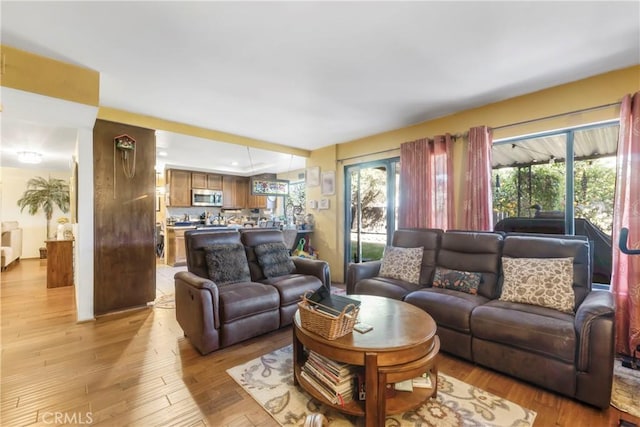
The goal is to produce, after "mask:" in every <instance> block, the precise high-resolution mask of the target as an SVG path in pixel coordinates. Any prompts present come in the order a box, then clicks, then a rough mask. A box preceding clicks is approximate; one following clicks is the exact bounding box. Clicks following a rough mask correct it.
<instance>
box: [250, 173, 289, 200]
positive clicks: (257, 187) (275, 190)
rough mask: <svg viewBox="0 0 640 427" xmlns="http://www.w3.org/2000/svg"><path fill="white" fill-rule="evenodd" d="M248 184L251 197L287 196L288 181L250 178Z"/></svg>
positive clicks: (260, 177) (266, 177) (262, 177)
mask: <svg viewBox="0 0 640 427" xmlns="http://www.w3.org/2000/svg"><path fill="white" fill-rule="evenodd" d="M274 176H275V175H274ZM250 183H251V195H253V196H288V195H289V181H288V180H286V179H275V178H273V177H270V176H252V177H251V181H250Z"/></svg>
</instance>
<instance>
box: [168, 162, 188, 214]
mask: <svg viewBox="0 0 640 427" xmlns="http://www.w3.org/2000/svg"><path fill="white" fill-rule="evenodd" d="M166 182H167V183H168V186H169V188H168V194H169V199H168V203H167V206H180V207H186V206H191V172H189V171H183V170H178V169H168V170H167V177H166Z"/></svg>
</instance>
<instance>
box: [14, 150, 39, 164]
mask: <svg viewBox="0 0 640 427" xmlns="http://www.w3.org/2000/svg"><path fill="white" fill-rule="evenodd" d="M18 161H19V162H20V163H29V164H32V165H35V164H38V163H40V162H42V154H40V153H36V152H35V151H20V152H18Z"/></svg>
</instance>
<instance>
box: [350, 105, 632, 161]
mask: <svg viewBox="0 0 640 427" xmlns="http://www.w3.org/2000/svg"><path fill="white" fill-rule="evenodd" d="M615 105H620V103H619V102H612V103H610V104H603V105H598V106H596V107H589V108H583V109H581V110H573V111H569V112H566V113H559V114H554V115H551V116H546V117H540V118H537V119H531V120H524V121H521V122H516V123H510V124H508V125H502V126H496V127H493V128H491V130H498V129H506V128H510V127H513V126H519V125H525V124H528V123H535V122H540V121H543V120H549V119H555V118H557V117H563V116H570V115H573V114H579V113H584V112H587V111H596V110H602V109H605V108H609V107H613V106H615ZM468 135H469V132H464V133H456V134H454V135H451V138H452V139H453V140H454V141H455V140H457V139H458V138H466V137H467V136H468ZM427 139H428V140H429V141H433V139H432V138H427ZM399 149H400V147H398V148H391V149H389V150H382V151H376V152H375V153H367V154H361V155H358V156H352V157H345V158H344V159H338V161H339V162H344V161H345V160H353V159H357V158H359V157H366V156H374V155H376V154H384V153H389V152H391V151H396V150H399Z"/></svg>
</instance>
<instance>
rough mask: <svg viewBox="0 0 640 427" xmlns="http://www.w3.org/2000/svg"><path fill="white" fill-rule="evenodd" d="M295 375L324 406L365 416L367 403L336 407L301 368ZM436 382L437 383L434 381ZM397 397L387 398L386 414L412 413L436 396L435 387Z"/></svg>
mask: <svg viewBox="0 0 640 427" xmlns="http://www.w3.org/2000/svg"><path fill="white" fill-rule="evenodd" d="M294 373H295V376H296V380H297V381H298V384H299V385H300V387H302V388H303V389H304V390H305V391H306V392H307V393H309V394H310V395H311V396H313V397H314V398H315V399H317V400H319V401H320V402H322V404H323V405H326V406H330V407H332V408H334V409H336V410H338V411H340V412H342V413H345V414H349V415H355V416H357V417H364V416H365V401H364V400H351V401H349V402H346V403H345V404H344V405H336V404H334V403H331V402H329V401H328V400H327V399H326V398H325V397H324V396H323V395H322V394H321V393H320V392H318V391H316V389H315V388H314V386H313V385H311V384H309V382H308V381H307V380H305V379H304V377H303V376H302V375H300V373H301V369H300V367H299V366H297V365H296V366H294ZM436 381H437V380H436ZM434 382H435V381H434ZM395 393H396V394H395V396H393V397H388V398H386V414H387V415H393V414H399V413H402V412H406V411H410V410H412V409H415V408H417V407H418V406H420V405H422V404H423V403H425V402H426V401H427V400H429V399H430V398H431V397H433V396H435V394H436V390H435V387H431V388H417V387H416V388H414V389H413V391H412V392H408V391H396V392H395Z"/></svg>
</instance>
